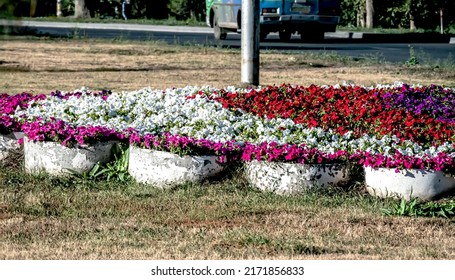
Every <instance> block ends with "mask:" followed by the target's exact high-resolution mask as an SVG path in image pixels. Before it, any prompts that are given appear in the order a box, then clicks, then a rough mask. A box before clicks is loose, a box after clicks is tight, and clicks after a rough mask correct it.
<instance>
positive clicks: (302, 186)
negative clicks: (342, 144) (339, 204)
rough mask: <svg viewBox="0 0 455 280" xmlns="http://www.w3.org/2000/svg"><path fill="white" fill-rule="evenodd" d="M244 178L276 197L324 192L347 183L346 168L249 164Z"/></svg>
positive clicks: (264, 162) (271, 163)
mask: <svg viewBox="0 0 455 280" xmlns="http://www.w3.org/2000/svg"><path fill="white" fill-rule="evenodd" d="M245 175H246V177H247V179H248V181H249V182H250V183H251V184H252V185H254V186H255V187H257V188H259V189H261V190H264V191H271V192H275V193H278V194H294V193H299V192H304V191H305V190H308V189H310V188H314V187H317V188H327V187H331V186H337V185H340V184H341V183H343V182H347V181H348V180H349V166H348V164H341V163H334V164H298V163H285V162H267V161H251V162H247V163H245Z"/></svg>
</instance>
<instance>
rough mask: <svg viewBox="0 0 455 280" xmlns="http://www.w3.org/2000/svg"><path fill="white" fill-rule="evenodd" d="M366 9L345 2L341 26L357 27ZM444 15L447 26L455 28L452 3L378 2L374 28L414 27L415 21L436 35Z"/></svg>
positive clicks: (352, 0)
mask: <svg viewBox="0 0 455 280" xmlns="http://www.w3.org/2000/svg"><path fill="white" fill-rule="evenodd" d="M364 5H365V0H342V2H341V25H343V26H357V17H358V16H362V15H361V14H360V13H361V11H362V10H363V7H364ZM441 8H442V9H443V11H444V26H445V27H446V28H447V27H448V26H450V25H452V24H455V14H453V13H450V12H449V11H453V10H454V9H455V1H452V0H437V1H435V0H382V1H374V11H375V12H374V25H375V27H382V28H405V29H408V28H409V27H410V19H411V17H412V18H414V22H415V25H416V27H417V28H420V29H425V30H431V31H435V30H437V29H438V27H439V24H440V19H439V10H440V9H441Z"/></svg>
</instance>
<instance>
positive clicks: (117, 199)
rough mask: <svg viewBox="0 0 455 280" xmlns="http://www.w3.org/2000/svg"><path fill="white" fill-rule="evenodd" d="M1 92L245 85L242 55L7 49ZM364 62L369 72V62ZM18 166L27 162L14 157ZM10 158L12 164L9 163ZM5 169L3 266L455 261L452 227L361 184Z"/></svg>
mask: <svg viewBox="0 0 455 280" xmlns="http://www.w3.org/2000/svg"><path fill="white" fill-rule="evenodd" d="M0 43H1V44H0V62H1V63H0V92H8V93H18V92H22V91H28V92H35V93H49V92H51V91H53V90H56V89H59V90H74V89H76V88H80V87H81V86H88V87H90V88H92V89H106V88H107V89H112V90H116V91H121V90H133V89H139V88H142V87H145V86H151V87H155V88H167V87H180V86H185V85H207V84H208V85H212V86H217V87H224V86H227V85H236V84H239V77H240V67H239V65H236V64H235V63H232V62H233V61H239V51H238V50H223V49H217V48H208V47H192V48H185V47H176V46H166V45H164V44H160V43H150V42H141V43H131V42H117V43H113V42H106V41H83V40H79V41H73V40H24V39H20V40H18V39H15V38H9V39H8V40H1V41H0ZM367 62H368V61H360V62H357V61H354V60H349V59H346V58H342V57H338V56H334V55H332V54H328V55H308V54H302V53H294V54H280V53H274V52H263V53H262V55H261V83H262V84H281V83H292V84H301V85H309V84H312V83H315V84H334V83H341V82H343V81H344V80H346V81H352V82H356V83H361V84H372V83H391V82H394V81H395V80H402V81H405V82H411V83H422V84H429V83H445V84H450V83H452V82H453V80H452V78H453V77H454V76H453V72H451V71H450V69H439V70H434V69H430V68H425V67H421V68H412V69H411V68H406V67H404V66H396V65H389V64H387V63H383V62H379V63H374V62H368V63H367ZM365 64H367V65H366V66H365ZM19 158H20V157H19ZM11 162H12V163H11ZM11 162H10V165H8V166H0V259H455V224H454V223H453V222H451V221H450V220H448V219H441V218H407V217H388V216H384V215H383V214H382V213H381V211H380V208H381V207H387V206H389V205H390V203H391V202H390V201H386V200H380V199H375V198H372V197H370V196H369V195H366V194H365V192H364V190H363V189H362V188H359V189H353V190H350V191H346V190H341V191H339V192H335V193H330V194H324V193H322V194H307V195H302V196H295V197H281V196H277V195H273V194H267V193H260V192H257V191H254V190H251V189H249V188H248V186H247V184H245V182H244V180H242V178H241V176H236V175H235V174H234V176H230V177H229V178H228V179H227V180H225V181H224V182H223V183H221V182H208V183H205V184H203V185H201V186H180V187H176V188H174V189H172V190H165V191H163V190H157V189H154V188H153V187H147V186H142V185H137V184H134V183H128V184H122V183H118V184H115V183H113V184H111V183H106V182H97V183H90V182H85V181H80V180H74V179H58V178H52V177H49V176H29V175H25V174H24V173H23V172H22V171H21V170H22V169H21V168H22V167H21V164H20V161H18V160H17V159H14V160H12V161H11Z"/></svg>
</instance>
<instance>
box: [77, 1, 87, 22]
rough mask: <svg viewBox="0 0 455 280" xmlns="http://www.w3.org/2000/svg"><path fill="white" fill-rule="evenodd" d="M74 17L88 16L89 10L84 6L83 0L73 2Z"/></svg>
mask: <svg viewBox="0 0 455 280" xmlns="http://www.w3.org/2000/svg"><path fill="white" fill-rule="evenodd" d="M74 17H75V18H89V17H90V12H89V10H88V9H87V6H85V0H76V1H75V3H74Z"/></svg>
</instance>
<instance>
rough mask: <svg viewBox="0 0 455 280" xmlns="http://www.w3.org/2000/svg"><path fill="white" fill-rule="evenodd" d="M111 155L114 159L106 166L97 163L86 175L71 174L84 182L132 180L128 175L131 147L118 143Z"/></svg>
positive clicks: (73, 172)
mask: <svg viewBox="0 0 455 280" xmlns="http://www.w3.org/2000/svg"><path fill="white" fill-rule="evenodd" d="M111 154H112V155H113V157H114V159H113V160H112V161H111V162H108V163H106V164H101V163H99V162H98V163H96V164H95V166H93V168H92V169H91V170H90V171H88V172H84V173H82V174H81V173H78V172H75V171H74V170H69V171H70V172H71V174H73V175H74V176H76V177H77V178H79V179H82V180H83V181H87V180H106V181H108V182H109V181H111V180H113V181H120V182H126V181H128V180H130V179H131V178H130V176H129V174H128V159H129V147H128V145H126V144H124V143H116V144H115V145H113V146H112V150H111Z"/></svg>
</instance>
